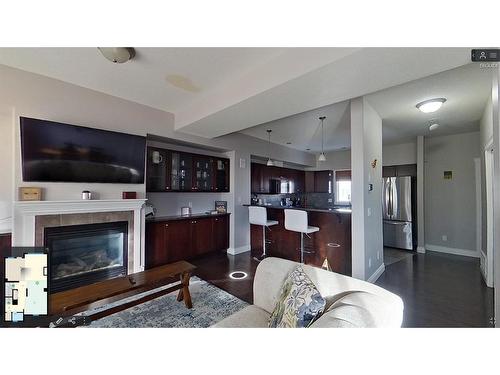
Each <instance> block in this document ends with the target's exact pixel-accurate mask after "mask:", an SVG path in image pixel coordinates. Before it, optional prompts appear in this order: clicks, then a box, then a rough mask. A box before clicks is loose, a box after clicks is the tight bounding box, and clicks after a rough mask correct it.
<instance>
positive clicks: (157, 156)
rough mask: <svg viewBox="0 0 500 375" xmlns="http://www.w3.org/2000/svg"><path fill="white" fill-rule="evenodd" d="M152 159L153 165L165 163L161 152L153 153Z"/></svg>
mask: <svg viewBox="0 0 500 375" xmlns="http://www.w3.org/2000/svg"><path fill="white" fill-rule="evenodd" d="M151 159H152V160H153V164H160V163H161V162H163V156H162V155H161V154H160V151H153V152H152V154H151Z"/></svg>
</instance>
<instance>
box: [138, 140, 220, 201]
mask: <svg viewBox="0 0 500 375" xmlns="http://www.w3.org/2000/svg"><path fill="white" fill-rule="evenodd" d="M147 155H148V158H147V163H148V164H147V176H146V177H147V186H146V190H147V191H148V192H170V191H173V192H179V191H184V192H229V159H226V158H217V157H212V156H207V155H198V154H191V153H187V152H180V151H173V150H165V149H160V148H156V147H148V152H147Z"/></svg>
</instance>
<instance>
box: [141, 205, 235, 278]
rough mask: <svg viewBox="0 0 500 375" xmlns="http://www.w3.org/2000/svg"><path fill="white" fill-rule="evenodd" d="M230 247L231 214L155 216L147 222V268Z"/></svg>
mask: <svg viewBox="0 0 500 375" xmlns="http://www.w3.org/2000/svg"><path fill="white" fill-rule="evenodd" d="M228 247H229V214H220V215H215V216H192V217H173V218H165V219H162V218H155V219H154V220H152V221H147V222H146V268H147V269H149V268H153V267H157V266H161V265H164V264H168V263H173V262H177V261H180V260H190V259H193V258H196V257H197V256H200V255H203V254H207V253H210V252H212V251H222V250H226V249H227V248H228Z"/></svg>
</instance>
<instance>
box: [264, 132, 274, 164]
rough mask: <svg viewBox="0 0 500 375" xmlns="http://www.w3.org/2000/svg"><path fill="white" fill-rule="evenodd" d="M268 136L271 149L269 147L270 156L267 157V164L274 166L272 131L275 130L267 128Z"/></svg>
mask: <svg viewBox="0 0 500 375" xmlns="http://www.w3.org/2000/svg"><path fill="white" fill-rule="evenodd" d="M266 131H267V136H268V139H269V149H268V158H267V163H266V165H267V166H268V167H272V166H273V165H274V163H273V161H272V160H271V133H272V132H273V131H272V130H271V129H267V130H266Z"/></svg>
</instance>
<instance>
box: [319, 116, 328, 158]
mask: <svg viewBox="0 0 500 375" xmlns="http://www.w3.org/2000/svg"><path fill="white" fill-rule="evenodd" d="M319 119H320V121H321V154H319V157H318V161H326V156H325V132H324V124H323V122H324V121H325V119H326V116H321V117H320V118H319Z"/></svg>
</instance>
